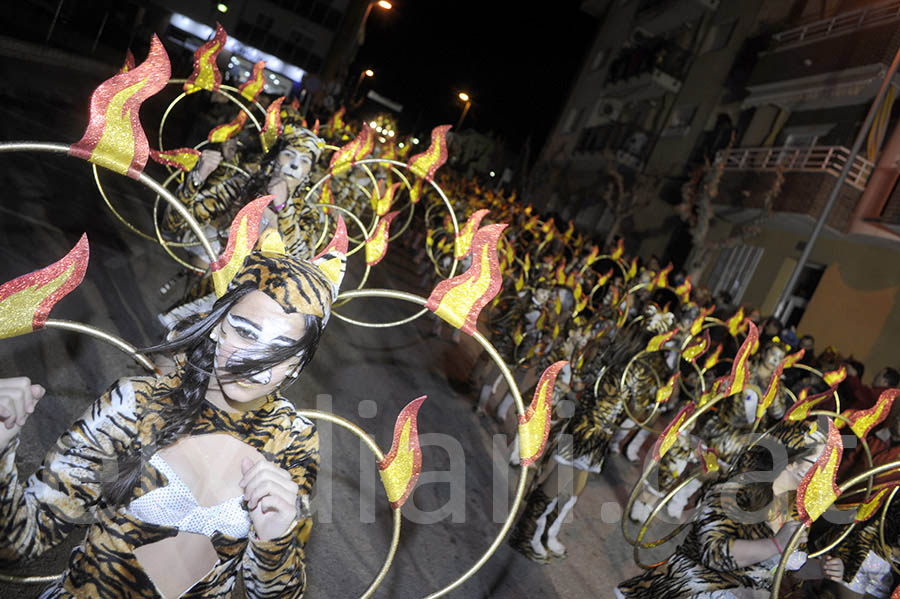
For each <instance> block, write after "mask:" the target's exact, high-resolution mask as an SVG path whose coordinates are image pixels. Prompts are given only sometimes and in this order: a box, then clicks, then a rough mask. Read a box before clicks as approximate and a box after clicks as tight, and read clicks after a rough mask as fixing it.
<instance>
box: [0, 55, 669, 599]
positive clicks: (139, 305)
mask: <svg viewBox="0 0 900 599" xmlns="http://www.w3.org/2000/svg"><path fill="white" fill-rule="evenodd" d="M35 69H36V67H35V65H32V64H29V63H25V62H19V61H16V60H14V59H8V58H5V59H3V61H2V62H0V81H3V83H2V84H0V115H2V118H0V140H2V141H10V140H21V139H30V140H41V141H57V142H66V143H72V142H74V141H76V140H78V139H79V138H80V137H81V134H82V132H83V130H84V127H85V125H86V123H87V102H88V98H89V96H90V91H91V90H92V89H93V87H94V86H95V85H96V84H97V83H99V79H97V78H96V77H95V76H88V75H84V74H78V73H71V72H66V71H64V70H62V69H58V68H56V67H52V66H50V65H40V67H39V69H38V70H35ZM166 93H169V92H168V91H167V92H166ZM163 95H165V94H163ZM171 95H172V94H170V95H169V96H168V97H171ZM163 100H164V98H161V99H159V100H154V101H151V102H148V103H147V104H146V105H145V108H144V109H143V110H142V117H143V118H142V120H143V121H144V122H145V124H146V125H145V126H146V128H147V131H148V134H149V137H150V139H151V140H155V139H156V131H155V127H153V126H152V125H151V124H149V123H152V122H154V119H158V115H159V114H160V113H161V107H164V105H165V102H164V101H163ZM188 110H189V107H185V111H188ZM171 126H172V127H173V131H175V135H173V137H177V133H178V131H179V129H178V128H179V127H185V128H186V127H189V121H188V120H187V115H184V116H183V117H182V118H181V120H179V119H178V118H176V119H175V120H174V121H173V125H171ZM167 133H168V132H167ZM155 146H156V144H155V142H154V141H151V147H155ZM170 147H171V146H170ZM148 172H149V173H150V174H152V175H153V176H155V177H157V178H160V179H161V178H162V177H163V171H161V170H160V169H157V168H156V165H152V164H151V165H149V166H148ZM100 177H101V180H102V181H103V183H104V185H105V186H106V188H107V189H108V190H109V194H110V198H111V200H112V201H113V203H114V205H115V206H116V208H117V209H118V210H119V211H120V212H121V213H122V214H123V215H124V216H125V217H126V218H127V219H128V220H129V221H131V222H133V223H134V224H136V225H137V226H138V227H139V228H142V229H144V230H145V231H150V230H151V229H150V227H151V225H152V220H151V211H152V202H153V196H152V194H150V193H149V192H147V191H146V190H144V189H142V188H141V187H140V186H139V185H138V184H137V183H135V182H134V181H132V180H128V179H125V178H124V177H119V176H117V175H114V174H111V173H101V174H100ZM0 181H2V195H0V282H3V281H6V280H9V279H11V278H13V277H15V276H18V275H21V274H24V273H26V272H29V271H31V270H34V269H36V268H39V267H42V266H45V265H47V264H49V263H51V262H53V261H55V260H57V259H59V258H60V257H61V256H63V255H64V254H65V253H66V252H67V251H68V250H69V249H70V248H71V247H72V246H73V245H74V243H75V242H76V241H77V239H78V237H79V236H80V235H81V234H82V233H83V232H86V233H87V234H88V237H89V240H90V246H91V259H90V265H89V267H88V270H87V275H86V276H85V280H84V282H83V284H82V285H81V286H80V287H79V288H78V289H76V290H75V291H74V292H72V293H71V294H70V295H69V296H67V297H66V298H65V299H63V300H62V301H61V302H60V303H59V304H58V305H57V306H56V308H55V309H54V310H53V313H52V314H51V316H52V317H53V318H58V319H71V320H76V321H81V322H85V323H90V324H92V325H95V326H98V327H100V328H103V329H105V330H108V331H110V332H114V333H115V334H117V335H119V336H120V337H122V338H124V339H125V340H127V341H129V342H130V343H133V344H135V345H137V346H144V345H150V344H152V343H155V342H157V341H158V340H159V339H160V336H161V334H162V332H163V329H162V327H161V325H159V324H158V322H157V320H156V314H157V313H158V312H159V311H161V310H162V309H164V308H166V307H167V306H168V304H170V303H171V301H172V299H171V298H170V296H162V295H160V293H159V288H160V286H161V285H162V284H163V283H164V282H165V281H167V280H168V279H169V278H171V277H172V276H173V275H174V274H175V273H176V272H178V269H179V267H178V266H177V265H176V264H175V263H174V262H173V261H171V260H170V259H169V258H168V257H167V256H166V255H165V254H164V253H163V251H162V250H161V248H160V247H159V246H158V245H157V244H156V243H155V242H153V241H148V240H145V239H142V238H141V237H139V236H137V235H135V234H133V233H131V232H130V231H128V230H127V229H126V228H125V226H124V225H122V224H121V223H119V222H118V221H116V219H115V218H114V217H113V216H112V214H111V212H110V211H109V210H108V208H107V207H106V206H105V205H104V203H103V201H102V199H101V197H100V195H99V194H98V192H97V189H96V186H95V183H94V181H93V174H92V171H91V168H90V165H89V164H87V163H84V162H81V161H79V160H76V159H73V158H69V157H65V156H53V155H47V154H33V153H27V154H26V153H18V154H2V155H0ZM350 263H351V266H350V269H349V271H348V275H347V279H346V280H345V288H348V287H350V286H355V285H356V283H357V282H358V280H359V277H360V273H361V267H360V264H361V263H362V257H361V255H356V256H354V257H352V258H351V260H350ZM419 280H420V277H419V276H418V275H417V274H416V273H415V272H414V267H413V266H412V265H411V263H410V260H409V256H408V254H407V253H406V252H404V250H403V249H402V248H400V247H393V248H391V249H389V251H388V257H387V258H386V260H385V261H384V262H383V263H382V264H380V265H378V266H377V267H376V268H375V269H374V271H373V274H372V276H371V277H370V281H369V283H368V284H367V287H385V288H393V289H402V290H407V291H412V292H414V293H418V294H420V295H425V296H427V294H428V292H429V290H428V289H422V288H420V287H419V286H418V283H419ZM339 311H340V312H342V313H344V314H347V315H349V316H352V317H354V318H359V319H363V320H368V321H375V322H380V321H388V320H395V319H397V318H401V317H403V316H406V315H408V314H410V313H412V312H413V311H414V308H413V307H412V306H409V305H404V304H400V303H397V302H392V301H387V300H357V301H355V302H353V303H351V304H348V305H346V306H344V307H342V308H340V310H339ZM432 330H433V316H431V315H430V314H428V315H426V316H424V317H423V318H420V319H419V320H417V321H415V322H413V323H411V324H408V325H404V326H402V327H395V328H389V329H370V328H361V327H357V326H354V325H350V324H346V323H344V322H342V321H340V320H339V319H332V322H331V323H330V324H329V326H328V329H327V331H326V333H325V336H324V337H323V340H322V342H321V345H320V347H319V350H318V353H317V355H316V357H315V359H314V361H313V362H312V364H311V365H310V366H309V367H308V368H307V369H306V371H305V372H304V373H303V375H302V377H301V379H300V381H299V382H298V383H297V384H296V385H295V386H293V387H292V388H291V389H290V390H289V391H288V393H287V395H288V396H289V398H290V399H291V400H292V401H294V402H295V403H296V405H297V406H298V407H301V408H316V407H318V408H321V409H328V410H331V411H334V412H335V413H337V414H339V415H341V416H344V417H345V418H347V419H349V420H351V421H353V422H355V423H357V424H359V425H360V426H361V427H362V428H363V429H364V430H366V431H367V432H368V433H369V434H370V435H372V436H373V437H374V439H375V440H376V442H377V443H378V445H379V446H380V447H381V448H382V449H383V450H384V451H387V450H388V449H389V447H390V443H391V438H392V434H393V427H394V421H395V418H396V416H397V414H398V412H399V411H400V409H402V407H403V406H404V405H405V404H406V403H407V402H408V401H410V400H412V399H414V398H416V397H418V396H420V395H427V396H428V400H427V401H426V402H425V403H424V405H423V406H422V408H421V410H420V412H419V419H418V429H419V432H420V435H421V439H422V443H423V454H424V455H423V474H422V478H421V479H420V482H419V485H418V487H417V489H416V491H415V492H414V493H413V494H412V496H411V498H410V500H409V504H408V505H407V506H405V507H404V508H403V509H404V513H405V517H404V520H403V526H402V531H401V543H400V548H399V551H398V552H397V555H396V559H395V561H394V565H393V567H392V569H391V570H390V571H389V573H388V575H387V577H386V579H385V581H384V583H383V585H382V586H381V587H380V589H379V590H378V591H377V592H376V594H375V596H376V597H397V598H401V599H405V598H413V597H423V596H425V595H427V594H429V593H430V592H433V591H435V590H437V589H439V588H441V587H443V586H445V585H446V584H448V583H450V582H451V581H452V580H454V579H455V578H456V577H457V576H459V575H460V574H462V573H463V572H464V571H466V570H467V569H469V568H470V567H471V565H472V564H474V563H475V561H476V560H477V559H478V557H479V556H480V555H481V554H482V553H483V552H484V550H485V549H486V548H487V547H488V545H489V544H490V543H491V540H492V539H493V537H494V536H496V534H497V532H498V531H499V529H500V523H499V522H498V518H497V514H499V516H500V518H502V517H503V516H505V507H504V505H503V504H505V503H506V502H508V501H509V500H510V498H511V496H512V491H513V489H514V486H515V482H516V477H517V476H518V473H519V471H518V469H514V468H510V467H508V466H507V465H506V464H504V463H502V461H501V458H502V456H501V457H499V458H497V462H498V464H496V465H495V464H494V463H493V461H492V435H493V434H494V433H495V430H494V427H493V426H492V425H491V423H489V422H488V421H487V420H485V419H483V418H481V417H478V416H476V415H475V413H474V412H473V411H472V407H473V405H474V403H475V399H476V386H475V385H473V384H472V382H471V381H469V380H468V377H469V372H470V370H471V367H472V364H473V362H474V359H475V357H476V355H477V349H476V348H475V347H474V346H473V345H472V342H471V340H468V339H463V341H462V342H461V343H459V344H457V343H454V342H453V341H452V340H451V338H450V334H449V330H448V329H447V328H446V327H445V328H444V331H443V334H442V335H439V336H435V335H433V333H432ZM138 374H143V372H142V369H141V368H140V367H139V366H138V365H136V364H135V363H134V362H132V361H131V360H130V359H129V358H128V357H127V356H126V355H125V354H123V353H121V352H119V351H118V350H116V349H114V348H111V347H109V346H107V345H104V344H101V343H100V342H97V341H95V340H92V339H89V338H86V337H83V336H78V335H75V334H73V333H67V332H63V331H56V330H44V331H40V332H38V333H35V334H31V335H27V336H23V337H18V338H14V339H8V340H3V341H0V377H4V376H13V375H24V376H28V377H30V378H31V379H32V380H34V381H36V382H39V383H41V384H43V385H44V386H46V387H47V389H48V393H47V396H46V397H45V398H44V399H43V400H42V401H41V402H40V404H39V405H38V408H37V411H36V412H35V414H34V415H33V416H32V417H31V419H30V420H29V422H28V425H27V426H26V428H25V430H24V431H23V433H22V435H21V436H22V446H21V449H20V452H19V460H18V467H19V471H20V473H21V474H22V475H27V474H30V473H31V472H33V471H34V470H35V469H36V468H37V466H38V464H39V463H40V460H41V458H42V456H43V454H44V452H45V451H46V449H47V448H48V447H49V446H50V445H51V444H52V443H53V442H54V441H55V439H56V438H57V437H58V436H59V434H60V433H61V432H62V431H63V430H64V429H65V428H66V427H67V426H68V424H69V423H71V421H72V420H73V419H74V418H76V417H77V415H79V414H80V413H81V412H83V410H84V409H85V408H86V407H87V406H88V405H89V404H90V402H91V401H93V400H94V399H95V398H96V397H97V396H98V395H99V394H100V393H102V392H103V391H104V390H105V389H106V388H107V387H108V386H109V385H110V384H111V383H112V382H113V381H114V380H115V379H117V378H119V377H123V376H132V375H138ZM527 399H529V398H526V401H527ZM319 426H320V435H321V440H322V470H321V473H320V478H319V485H318V489H317V497H316V500H315V506H316V511H317V513H316V525H315V527H314V530H313V534H312V537H311V539H310V542H309V545H308V574H309V590H308V593H307V595H306V596H307V597H309V598H319V597H335V596H339V597H355V596H358V595H359V594H361V593H362V591H363V590H364V589H365V588H366V587H367V586H368V584H369V582H370V581H371V579H372V578H373V577H374V575H375V573H376V572H377V571H378V569H379V567H380V565H381V563H382V561H383V560H384V558H385V555H386V553H387V549H388V546H389V539H390V531H391V515H390V511H389V509H388V504H387V500H386V497H385V494H384V491H383V489H381V485H380V483H379V482H378V480H377V470H376V468H375V464H374V459H373V458H372V456H371V454H369V453H368V451H367V450H366V449H365V448H364V447H361V445H360V443H359V442H358V441H357V440H356V438H355V437H353V436H352V435H351V434H350V433H348V432H345V431H343V430H340V429H335V428H334V427H332V426H329V425H327V424H320V425H319ZM636 477H637V468H636V467H635V466H632V465H630V464H628V463H627V462H626V461H625V460H624V459H622V458H621V457H620V456H613V457H612V458H611V460H610V462H609V464H608V467H607V469H606V471H605V472H604V473H603V474H602V475H594V476H592V478H591V480H590V482H589V486H588V488H587V489H586V491H585V493H584V495H583V496H582V499H581V500H580V501H579V503H578V504H577V506H576V508H575V521H574V522H573V523H571V524H569V525H567V526H566V527H564V529H563V535H562V540H563V542H564V543H566V545H567V546H568V547H569V558H568V559H566V560H563V561H559V562H554V563H553V564H551V565H545V566H542V565H537V564H534V563H532V562H530V561H528V560H526V559H525V558H523V557H521V556H519V555H518V554H517V553H515V552H513V551H512V550H511V549H509V548H508V547H507V546H506V545H505V544H503V545H501V547H500V549H499V550H498V551H497V553H496V554H495V555H494V557H493V558H492V559H491V560H490V561H488V563H487V564H486V565H485V566H484V567H483V568H482V569H481V570H480V571H479V572H478V573H476V574H475V575H474V576H473V577H472V579H470V580H469V581H468V582H466V583H465V584H464V585H463V586H462V587H461V588H460V589H458V590H456V591H454V592H453V593H451V595H450V596H452V597H467V598H468V597H497V598H506V597H509V598H512V597H523V596H526V597H601V598H605V597H612V596H613V593H612V588H613V587H614V586H615V584H616V583H617V582H618V581H620V580H623V579H624V578H627V577H629V576H632V575H634V574H636V573H638V572H639V569H638V568H637V566H635V565H634V562H633V560H632V556H631V547H630V546H629V545H628V544H627V543H626V542H625V541H624V539H623V538H622V535H621V531H620V528H619V527H620V516H621V507H620V506H621V505H624V502H625V499H626V496H627V493H628V490H629V488H630V483H631V482H633V481H634V480H635V479H636ZM495 512H497V514H495ZM78 536H79V533H78V532H76V534H74V535H72V538H71V539H69V540H68V541H67V542H66V543H64V544H63V545H61V546H60V547H57V548H55V549H53V550H51V551H50V552H48V553H47V554H45V555H44V556H43V557H41V558H40V559H39V560H38V561H36V562H34V563H33V564H30V565H27V566H24V567H23V568H21V569H20V570H18V571H17V573H19V574H41V575H46V574H52V573H55V572H59V571H61V570H62V569H63V568H64V565H65V563H66V558H67V555H68V553H69V551H70V549H71V547H72V546H73V545H74V544H76V543H77V541H78ZM651 557H652V556H651ZM39 591H40V586H20V585H13V584H5V583H0V597H4V598H5V597H9V598H12V597H16V598H19V597H35V596H37V594H38V593H39Z"/></svg>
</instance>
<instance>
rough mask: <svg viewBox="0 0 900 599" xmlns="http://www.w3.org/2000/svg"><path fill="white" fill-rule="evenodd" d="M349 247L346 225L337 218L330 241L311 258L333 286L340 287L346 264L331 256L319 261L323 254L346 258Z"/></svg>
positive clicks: (339, 217) (340, 218)
mask: <svg viewBox="0 0 900 599" xmlns="http://www.w3.org/2000/svg"><path fill="white" fill-rule="evenodd" d="M348 245H349V242H348V239H347V225H346V224H345V223H344V217H342V216H340V215H339V216H338V219H337V224H336V225H335V227H334V235H333V236H332V238H331V241H330V242H329V243H328V245H327V246H325V249H324V250H322V251H321V252H319V253H318V254H317V255H316V257H315V258H313V260H314V261H318V262H316V266H318V267H319V270H321V271H322V272H323V273H325V276H326V277H328V280H329V281H331V282H332V283H333V284H334V285H336V286H340V283H341V280H342V279H343V277H344V268H345V267H346V262H345V261H344V260H343V259H342V257H341V256H333V257H331V258H329V259H328V260H324V261H321V260H319V259H320V258H322V257H323V256H325V254H328V253H337V254H342V255H343V256H346V254H347V247H348Z"/></svg>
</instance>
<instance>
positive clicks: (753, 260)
mask: <svg viewBox="0 0 900 599" xmlns="http://www.w3.org/2000/svg"><path fill="white" fill-rule="evenodd" d="M762 255H763V248H758V247H754V246H752V245H738V246H735V247H732V248H728V249H724V250H722V251H721V252H720V253H719V258H718V260H716V265H715V267H714V268H713V271H712V274H710V275H709V281H708V282H707V287H709V289H710V291H711V292H712V294H713V297H717V296H721V295H725V294H727V297H724V298H723V299H724V300H725V301H726V302H728V300H729V299H730V300H731V302H730V303H732V304H734V305H737V304H740V303H741V299H742V298H743V297H744V291H746V290H747V285H748V284H749V283H750V279H752V278H753V273H754V272H755V271H756V267H757V265H759V261H760V259H761V258H762Z"/></svg>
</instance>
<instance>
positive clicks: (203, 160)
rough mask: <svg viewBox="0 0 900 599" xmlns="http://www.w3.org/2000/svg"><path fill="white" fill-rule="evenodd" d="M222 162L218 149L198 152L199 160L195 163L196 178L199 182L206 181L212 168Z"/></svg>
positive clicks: (215, 167)
mask: <svg viewBox="0 0 900 599" xmlns="http://www.w3.org/2000/svg"><path fill="white" fill-rule="evenodd" d="M221 163H222V153H221V152H219V151H218V150H203V151H202V152H200V162H199V163H198V164H197V178H198V179H199V183H202V182H204V181H206V179H207V177H209V176H210V175H211V174H212V173H213V171H214V170H216V169H217V168H219V164H221Z"/></svg>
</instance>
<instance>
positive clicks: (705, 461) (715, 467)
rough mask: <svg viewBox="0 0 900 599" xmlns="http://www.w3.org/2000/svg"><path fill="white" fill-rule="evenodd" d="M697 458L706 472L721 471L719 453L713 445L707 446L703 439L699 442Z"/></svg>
mask: <svg viewBox="0 0 900 599" xmlns="http://www.w3.org/2000/svg"><path fill="white" fill-rule="evenodd" d="M697 458H698V460H699V461H700V466H701V467H702V468H703V472H704V473H706V474H709V473H710V472H718V471H719V454H717V453H716V450H715V449H713V448H712V447H706V446H705V445H704V444H703V441H700V442H699V443H697Z"/></svg>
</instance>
